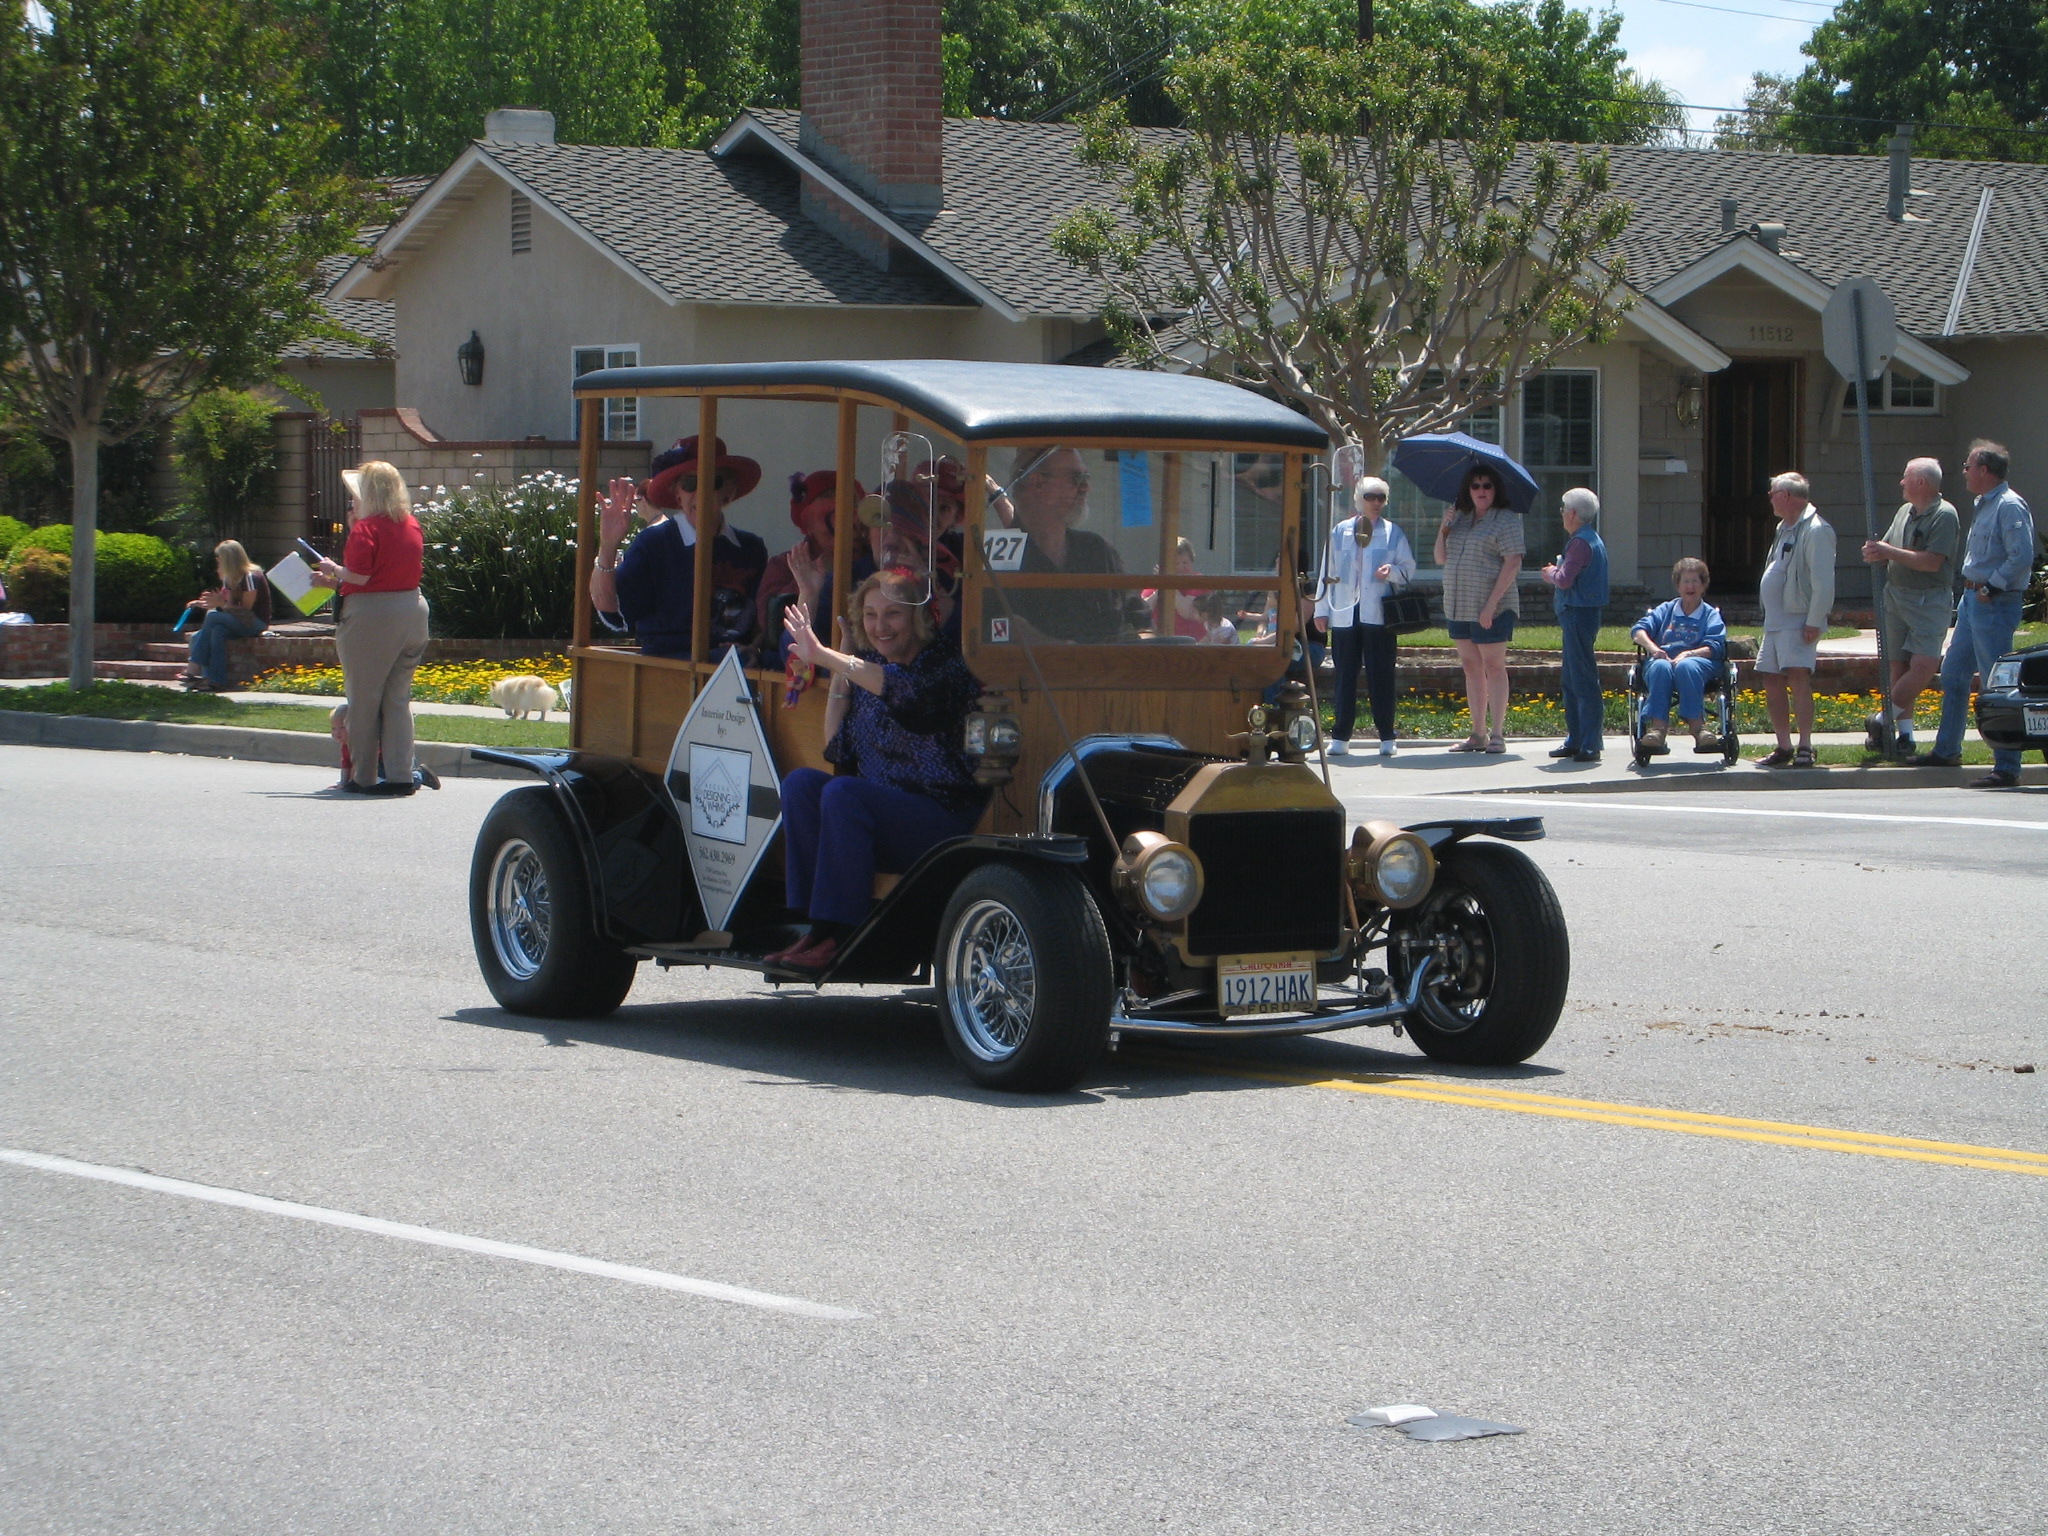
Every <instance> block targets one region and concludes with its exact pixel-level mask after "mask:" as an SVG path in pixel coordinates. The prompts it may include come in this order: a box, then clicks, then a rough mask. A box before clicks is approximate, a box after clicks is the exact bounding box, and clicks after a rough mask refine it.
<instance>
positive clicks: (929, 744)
mask: <svg viewBox="0 0 2048 1536" xmlns="http://www.w3.org/2000/svg"><path fill="white" fill-rule="evenodd" d="M923 587H924V583H923V582H922V581H921V580H918V579H916V578H914V577H913V576H912V575H911V573H910V572H908V571H903V570H894V569H892V570H885V571H877V572H876V573H875V574H874V575H872V576H870V577H869V578H868V579H867V580H866V581H864V582H862V583H861V584H860V585H859V586H858V587H857V588H855V589H854V593H853V600H852V602H850V603H849V604H848V605H847V611H848V612H849V614H852V615H856V616H857V617H858V620H859V624H860V628H861V630H862V638H863V639H864V640H865V641H866V644H865V646H863V647H862V648H860V649H859V650H858V651H856V652H854V653H852V654H849V653H847V652H845V651H835V650H833V649H832V648H831V647H830V646H827V645H825V644H824V643H823V642H821V641H820V640H819V639H818V636H817V634H816V632H815V631H814V630H813V629H812V628H811V615H810V610H809V609H808V608H807V607H806V606H805V605H804V604H802V603H797V604H795V605H794V606H792V607H791V608H790V609H789V611H788V612H787V614H785V615H784V618H783V624H784V626H785V627H786V628H787V629H788V631H789V647H790V650H791V652H792V653H793V654H794V655H795V656H796V657H797V658H798V659H799V660H801V661H803V662H806V663H808V664H809V665H811V666H815V667H817V668H818V669H819V670H820V671H822V672H824V673H826V674H827V675H828V676H829V677H830V678H831V680H832V682H831V688H830V691H829V693H828V694H827V696H826V704H825V738H826V748H825V755H826V757H828V758H829V759H830V760H831V761H832V762H833V763H834V765H836V767H837V768H838V770H839V771H838V773H837V774H829V773H824V772H822V771H820V770H819V769H816V768H799V769H797V770H796V771H795V772H794V773H792V774H790V775H789V776H788V777H786V778H785V779H784V780H783V781H782V827H783V836H784V838H785V840H786V843H785V849H784V858H785V863H786V865H787V888H788V897H789V905H790V906H791V907H792V908H794V909H795V910H797V911H799V912H803V913H805V914H806V915H808V917H809V918H810V920H811V929H810V932H809V934H808V935H806V936H805V937H804V938H803V939H802V940H801V941H800V942H798V943H796V944H792V945H791V946H790V947H789V948H787V949H784V950H780V951H778V952H777V953H775V954H772V955H770V956H768V961H769V963H770V964H774V965H786V966H791V967H793V968H795V969H798V970H813V971H821V970H824V969H825V968H826V967H827V966H829V965H830V964H831V963H832V957H833V956H834V955H835V954H837V953H838V950H839V941H840V940H841V939H842V938H843V937H845V935H846V933H847V932H848V930H850V929H851V928H853V927H854V926H855V925H856V924H858V923H859V922H860V920H861V919H862V918H864V917H866V916H867V913H868V908H869V907H871V906H873V905H874V883H875V875H876V873H877V872H878V871H880V872H883V873H889V874H901V873H902V872H903V871H904V870H906V869H908V868H910V866H911V865H912V864H915V863H916V862H917V861H918V859H920V858H921V857H923V856H924V854H926V853H927V852H929V851H930V850H931V849H932V848H933V847H934V846H936V845H937V844H939V843H941V842H944V841H945V840H946V839H947V838H949V837H964V836H965V835H966V834H967V833H969V832H972V831H973V830H974V828H975V825H976V824H977V823H978V822H979V821H980V820H981V813H982V810H983V809H984V808H985V807H986V806H987V804H988V790H987V789H986V788H984V787H983V786H981V785H979V784H976V783H975V782H974V768H973V765H972V764H971V763H969V762H968V760H967V756H966V754H965V753H964V752H962V751H961V749H960V742H961V731H962V728H963V725H964V724H965V721H966V719H967V714H968V712H969V711H970V710H972V709H973V708H974V703H975V700H976V698H978V697H979V696H980V693H981V684H980V683H978V682H977V681H975V677H974V674H973V673H972V672H969V671H968V670H967V663H966V661H965V660H964V659H963V658H962V657H961V655H960V652H959V650H958V649H957V648H956V647H955V646H954V645H953V643H952V642H951V641H949V640H947V639H946V638H945V637H944V636H943V635H941V634H940V633H939V632H938V628H937V625H936V624H935V623H934V622H933V620H932V615H931V608H930V606H929V605H928V604H924V603H920V602H919V601H918V598H919V596H920V595H921V594H922V591H923ZM840 634H841V635H842V636H843V635H844V634H845V628H844V621H843V620H842V621H841V629H840ZM841 643H842V644H844V643H845V642H844V640H843V639H842V641H841Z"/></svg>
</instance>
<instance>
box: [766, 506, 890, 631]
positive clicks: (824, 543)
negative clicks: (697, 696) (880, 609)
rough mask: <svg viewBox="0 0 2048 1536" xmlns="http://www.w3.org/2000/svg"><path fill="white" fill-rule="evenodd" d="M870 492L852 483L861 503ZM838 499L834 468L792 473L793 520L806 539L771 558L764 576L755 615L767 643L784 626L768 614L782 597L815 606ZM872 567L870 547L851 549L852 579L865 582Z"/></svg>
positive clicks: (829, 565)
mask: <svg viewBox="0 0 2048 1536" xmlns="http://www.w3.org/2000/svg"><path fill="white" fill-rule="evenodd" d="M866 494H867V492H866V490H864V489H863V488H862V486H861V483H860V482H859V481H858V480H856V481H854V482H853V499H854V501H855V502H858V501H859V500H860V499H861V497H863V496H865V495H866ZM838 499H839V476H838V474H837V473H836V472H835V471H833V470H829V469H814V470H812V471H811V472H810V473H809V474H808V475H806V474H794V475H791V476H790V477H789V520H790V521H791V522H792V523H794V524H796V526H797V531H798V532H799V533H801V534H802V535H803V537H802V538H800V539H798V540H797V542H796V546H795V548H793V549H789V550H785V551H784V552H783V553H782V554H779V555H776V556H775V557H774V558H773V559H771V560H770V561H769V562H768V568H767V570H766V571H764V572H763V573H762V575H761V591H760V595H759V596H758V597H757V598H756V599H755V608H756V615H755V616H756V619H757V620H758V622H759V624H760V631H759V633H760V636H761V642H762V644H763V645H764V646H766V645H768V644H770V643H772V642H774V641H776V639H777V638H778V636H777V631H779V630H780V629H781V627H782V621H781V618H780V617H779V616H778V615H776V614H774V613H772V612H770V607H771V605H772V604H773V603H774V601H775V600H776V599H777V598H778V597H794V598H796V599H797V600H798V601H800V602H802V603H804V604H805V605H806V606H807V607H809V608H811V609H813V610H816V609H817V607H818V594H819V591H820V590H821V587H822V583H823V580H824V578H825V577H827V576H829V575H830V573H831V570H832V536H833V529H834V528H835V527H836V526H837V517H836V512H837V507H838ZM873 570H874V563H873V562H872V561H871V560H869V559H868V557H867V551H866V549H865V548H863V547H862V546H860V545H856V546H855V547H854V552H853V575H854V580H856V581H862V580H865V579H866V578H867V576H868V575H869V574H870V573H872V572H873Z"/></svg>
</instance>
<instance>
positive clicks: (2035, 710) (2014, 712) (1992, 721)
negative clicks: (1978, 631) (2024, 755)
mask: <svg viewBox="0 0 2048 1536" xmlns="http://www.w3.org/2000/svg"><path fill="white" fill-rule="evenodd" d="M1977 734H1978V735H1979V736H1982V737H1983V738H1984V739H1985V740H1986V741H1988V742H1989V743H1991V745H1992V746H1994V747H2018V748H2019V749H2020V750H2021V751H2022V752H2024V751H2025V750H2026V749H2027V748H2029V747H2035V748H2038V749H2039V750H2040V753H2041V758H2042V760H2043V761H2044V762H2048V645H2036V646H2031V647H2029V648H2028V649H2027V650H2024V651H2011V652H2008V653H2007V654H2006V655H2004V656H2001V657H1999V658H1998V660H1996V661H1994V662H1993V663H1992V664H1991V671H1990V673H1989V675H1988V676H1986V677H1985V679H1984V686H1983V687H1982V688H1980V689H1978V691H1977Z"/></svg>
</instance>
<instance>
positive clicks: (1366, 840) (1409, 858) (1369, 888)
mask: <svg viewBox="0 0 2048 1536" xmlns="http://www.w3.org/2000/svg"><path fill="white" fill-rule="evenodd" d="M1344 866H1345V868H1344V872H1345V874H1347V875H1348V876H1349V877H1350V880H1351V887H1352V889H1353V890H1354V891H1355V892H1357V894H1358V897H1359V899H1360V900H1361V901H1364V902H1370V903H1374V904H1376V905H1379V906H1383V907H1394V908H1397V909H1398V908H1402V907H1412V906H1414V905H1415V904H1416V903H1417V902H1419V901H1421V900H1422V898H1423V897H1425V896H1427V895H1428V894H1429V888H1430V887H1431V886H1432V885H1434V884H1435V883H1436V854H1435V853H1434V852H1433V851H1432V850H1431V848H1430V846H1429V844H1428V843H1427V842H1425V841H1423V839H1422V838H1421V837H1420V836H1419V835H1418V834H1416V833H1414V832H1407V831H1403V830H1402V829H1401V828H1400V827H1397V826H1395V825H1394V823H1392V822H1391V821H1368V822H1366V823H1364V824H1363V825H1361V826H1360V827H1359V828H1358V830H1357V831H1356V832H1353V833H1352V834H1351V852H1350V855H1349V857H1348V858H1346V859H1345V861H1344Z"/></svg>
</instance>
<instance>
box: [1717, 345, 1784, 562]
mask: <svg viewBox="0 0 2048 1536" xmlns="http://www.w3.org/2000/svg"><path fill="white" fill-rule="evenodd" d="M1706 449H1707V464H1706V475H1705V480H1706V506H1705V507H1704V509H1703V516H1704V522H1705V527H1706V546H1707V548H1706V561H1707V564H1708V565H1709V566H1710V567H1712V569H1713V572H1714V586H1715V589H1716V590H1717V591H1720V592H1722V593H1735V592H1740V591H1743V590H1744V589H1747V588H1754V587H1755V586H1756V584H1757V579H1758V578H1759V577H1760V576H1762V575H1763V570H1764V564H1765V561H1766V560H1767V558H1768V557H1769V554H1770V545H1771V532H1772V530H1773V529H1775V528H1776V527H1777V525H1778V519H1777V517H1776V515H1775V514H1773V513H1772V511H1771V502H1770V488H1771V476H1773V475H1777V474H1782V473H1784V472H1785V471H1786V470H1788V469H1794V468H1796V467H1797V466H1798V456H1799V362H1798V360H1797V359H1796V358H1787V359H1784V360H1782V361H1780V360H1776V359H1773V360H1770V361H1764V360H1760V359H1756V358H1743V359H1739V360H1737V361H1736V362H1733V363H1730V364H1729V365H1728V366H1727V367H1726V368H1724V369H1722V370H1721V371H1720V372H1719V373H1715V374H1709V375H1708V377H1707V419H1706Z"/></svg>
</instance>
